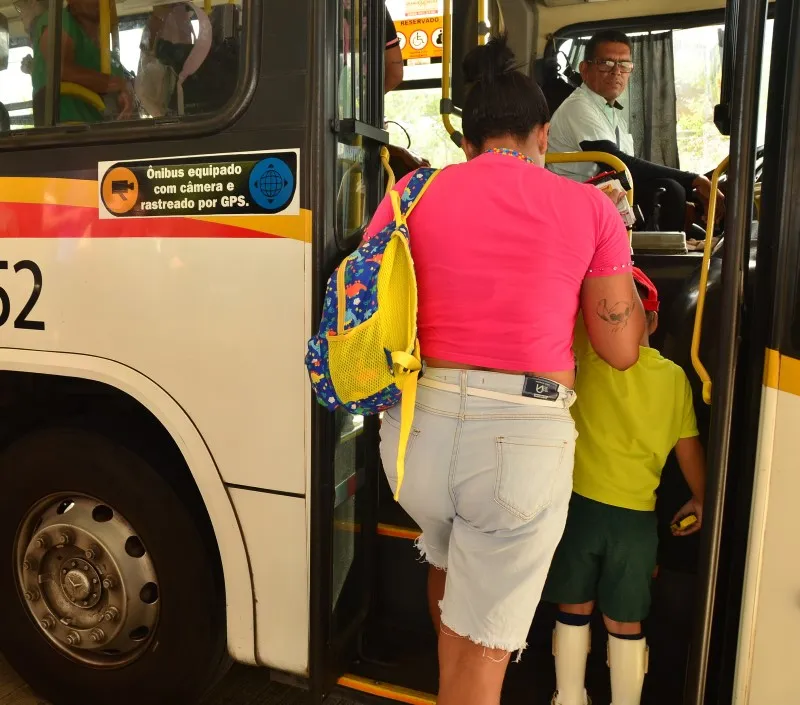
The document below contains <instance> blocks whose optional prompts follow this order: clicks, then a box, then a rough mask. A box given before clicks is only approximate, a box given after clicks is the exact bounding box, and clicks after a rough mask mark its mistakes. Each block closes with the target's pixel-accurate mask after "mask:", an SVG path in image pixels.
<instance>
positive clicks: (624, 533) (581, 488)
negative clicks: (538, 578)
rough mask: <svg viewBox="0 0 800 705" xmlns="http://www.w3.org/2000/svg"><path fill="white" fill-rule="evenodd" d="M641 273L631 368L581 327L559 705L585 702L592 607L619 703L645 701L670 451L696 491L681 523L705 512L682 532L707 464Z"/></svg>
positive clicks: (555, 580)
mask: <svg viewBox="0 0 800 705" xmlns="http://www.w3.org/2000/svg"><path fill="white" fill-rule="evenodd" d="M633 271H634V275H633V276H634V279H635V280H636V284H637V288H638V289H639V292H640V294H641V296H642V300H643V303H644V308H645V310H646V311H647V330H646V331H645V333H644V334H643V335H642V340H641V346H642V347H641V349H640V351H639V361H638V362H637V363H636V364H635V365H634V366H633V367H631V368H630V369H628V370H625V371H624V372H620V371H618V370H615V369H612V368H611V367H610V366H609V365H607V364H606V363H605V362H603V360H601V359H600V357H599V356H598V355H597V353H596V352H595V351H594V350H593V349H592V346H591V345H590V344H589V342H588V341H587V340H586V336H585V333H583V332H582V329H581V326H579V327H578V330H577V331H576V344H575V352H576V358H577V361H578V380H577V382H576V384H575V391H576V393H577V402H576V404H575V406H574V407H573V417H574V418H575V427H576V428H577V430H578V440H577V442H576V446H575V473H574V481H573V486H574V491H573V495H572V499H571V500H570V506H569V516H568V517H567V526H566V529H565V530H564V536H563V538H562V539H561V543H560V544H559V546H558V550H557V551H556V554H555V558H554V559H553V564H552V566H551V567H550V574H549V575H548V578H547V583H546V585H545V589H544V596H543V598H544V599H545V600H547V601H548V602H554V603H556V604H558V605H559V614H558V618H557V621H556V628H555V638H554V645H553V652H554V653H555V662H556V688H557V691H556V694H555V696H554V697H553V705H586V703H587V702H588V698H587V695H586V691H585V688H584V676H585V672H586V656H587V653H588V651H589V643H590V638H589V621H590V619H591V615H592V612H593V610H594V606H595V603H596V604H597V606H598V608H599V609H600V611H601V612H602V614H603V618H604V620H605V624H606V629H607V630H608V663H609V666H610V668H611V701H612V702H613V703H614V705H638V703H639V701H640V698H641V691H642V685H643V683H644V675H645V670H646V664H647V646H646V642H645V639H644V635H643V634H642V625H641V622H642V620H643V619H644V618H645V617H647V614H648V611H649V609H650V582H651V578H652V575H653V573H654V571H655V568H656V550H657V548H658V536H657V533H656V514H655V505H656V495H655V492H656V489H657V487H658V485H659V481H660V478H661V471H662V469H663V467H664V463H665V462H666V460H667V456H668V455H669V453H670V451H671V450H672V449H673V448H674V449H675V454H676V456H677V459H678V463H679V464H680V468H681V472H682V473H683V476H684V478H685V479H686V482H687V483H688V485H689V488H690V489H691V491H692V498H691V499H690V500H689V501H688V502H687V503H686V504H685V505H684V506H683V507H682V508H681V509H680V511H678V513H677V514H676V515H675V517H674V518H673V522H679V521H680V520H681V519H683V518H684V517H688V516H690V515H692V514H693V515H694V516H696V517H697V521H696V522H695V523H694V524H692V525H691V526H689V527H688V528H684V529H675V528H673V533H674V534H676V535H680V536H685V535H688V534H691V533H694V532H695V531H697V530H699V529H700V526H701V524H702V521H703V494H704V491H705V459H704V454H703V446H702V445H701V444H700V440H699V438H698V432H697V422H696V420H695V414H694V406H693V404H692V390H691V388H690V387H689V380H688V379H687V378H686V374H685V373H684V372H683V370H682V369H681V368H680V367H678V366H677V365H676V364H675V363H673V362H671V361H670V360H667V359H665V358H663V357H662V356H661V355H660V354H659V353H658V351H657V350H654V349H653V348H650V347H649V336H650V335H652V334H653V333H654V332H655V330H656V328H657V327H658V313H657V311H658V294H657V292H656V289H655V286H653V284H652V282H651V281H650V280H649V279H648V278H647V277H646V276H645V275H644V274H643V273H642V272H641V271H639V270H638V269H636V268H634V270H633ZM598 313H600V315H604V314H603V313H602V312H601V311H600V310H598Z"/></svg>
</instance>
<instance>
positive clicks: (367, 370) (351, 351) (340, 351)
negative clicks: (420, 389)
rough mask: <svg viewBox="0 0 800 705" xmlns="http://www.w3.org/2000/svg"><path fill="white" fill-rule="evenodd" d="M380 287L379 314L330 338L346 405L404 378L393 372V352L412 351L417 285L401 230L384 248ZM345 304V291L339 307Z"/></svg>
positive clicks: (333, 376) (330, 359)
mask: <svg viewBox="0 0 800 705" xmlns="http://www.w3.org/2000/svg"><path fill="white" fill-rule="evenodd" d="M377 287H378V307H377V310H376V312H375V314H374V315H373V316H372V317H371V318H370V319H369V320H367V321H365V322H364V323H361V324H360V325H357V326H356V327H355V328H353V329H352V330H349V331H347V332H346V333H344V334H343V335H335V336H334V335H331V336H329V337H328V362H329V365H330V372H331V381H332V382H333V386H334V388H335V389H336V392H337V394H338V396H339V398H340V399H341V400H342V402H343V403H345V404H346V403H348V402H354V401H360V400H363V399H367V398H369V397H371V396H373V395H374V394H377V393H378V392H380V391H381V390H383V389H385V388H386V387H388V386H389V385H391V384H392V383H395V382H399V381H400V380H398V379H395V377H394V375H393V374H392V367H391V354H392V353H393V352H397V351H402V352H411V351H413V345H414V339H415V335H416V330H415V327H416V326H415V323H416V313H417V289H416V282H415V279H414V269H413V265H412V262H411V254H410V252H409V250H408V244H407V243H406V241H405V239H404V238H403V237H402V236H401V235H399V234H395V235H394V236H393V237H392V239H391V240H390V241H389V243H388V244H387V246H386V249H385V250H384V253H383V261H382V262H381V266H380V269H379V270H378V281H377ZM344 305H345V297H344V296H343V295H342V296H341V297H340V299H339V306H340V307H341V306H344ZM398 386H399V385H398Z"/></svg>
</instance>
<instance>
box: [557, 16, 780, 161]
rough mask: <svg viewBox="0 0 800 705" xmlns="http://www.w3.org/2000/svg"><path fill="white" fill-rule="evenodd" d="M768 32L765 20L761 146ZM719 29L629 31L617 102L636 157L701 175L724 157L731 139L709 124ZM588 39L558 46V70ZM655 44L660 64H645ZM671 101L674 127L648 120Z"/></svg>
mask: <svg viewBox="0 0 800 705" xmlns="http://www.w3.org/2000/svg"><path fill="white" fill-rule="evenodd" d="M772 28H773V20H772V19H770V20H768V21H767V26H766V32H765V37H764V55H763V59H762V63H761V71H762V73H761V100H760V103H759V119H758V144H759V145H763V144H764V131H765V118H766V111H767V86H768V84H769V69H770V57H771V46H772ZM723 31H724V26H723V25H721V24H712V25H705V26H700V27H689V28H685V29H674V30H670V31H654V32H628V36H629V37H630V38H631V40H632V42H633V44H634V50H633V51H634V63H635V64H636V70H635V71H634V74H633V76H632V77H631V82H630V84H629V86H628V89H627V91H626V93H625V95H623V96H622V97H621V98H620V103H621V104H622V106H623V108H624V109H625V111H626V119H627V121H628V124H629V125H630V128H631V133H632V134H633V137H634V142H635V144H636V154H637V156H641V157H643V158H644V159H648V160H652V161H655V162H658V163H663V164H666V165H667V166H674V167H679V168H681V169H683V170H685V171H691V172H695V173H699V174H703V173H706V172H708V171H710V170H711V169H713V168H714V167H715V166H716V165H717V164H719V163H720V162H721V161H722V160H723V159H724V158H725V157H726V156H727V155H728V151H729V142H730V140H729V138H728V137H727V136H725V135H722V134H720V132H719V130H718V129H717V128H716V126H715V125H714V121H713V114H714V106H715V105H716V104H717V103H718V102H719V92H720V81H721V77H722V37H723ZM670 38H671V41H670ZM588 40H589V37H588V36H581V37H579V38H576V39H567V40H566V41H564V42H563V43H562V44H561V45H560V47H559V48H560V50H561V52H562V53H561V54H559V57H558V60H559V67H560V68H561V70H562V72H563V71H564V69H565V68H566V66H567V64H569V65H570V66H571V67H572V68H574V69H577V68H578V66H579V64H580V62H581V61H582V60H583V54H584V47H585V45H586V42H587V41H588ZM655 44H661V45H664V46H663V51H662V54H661V58H660V60H658V61H653V60H650V61H647V60H645V58H646V57H647V52H648V51H649V52H651V53H652V52H653V47H652V46H650V45H655ZM637 51H638V52H639V54H638V55H637ZM645 84H648V85H651V86H656V90H655V93H656V95H655V96H654V98H655V103H654V104H649V105H648V103H647V101H645V100H642V96H643V95H644V92H643V89H642V86H643V85H645ZM673 91H674V93H673ZM672 100H674V104H675V112H674V115H673V117H674V119H675V124H674V125H673V124H672V121H671V120H670V121H667V122H664V121H663V120H662V121H660V122H659V120H657V119H653V118H656V117H659V116H664V115H665V114H666V113H668V112H670V105H669V104H670V103H671V102H672ZM646 124H649V125H650V129H649V135H648V139H646V138H645V132H646V130H647V128H646V127H645V125H646ZM673 129H674V130H675V132H674V133H673V132H672V130H673ZM676 144H677V152H676V151H675V145H676ZM665 145H666V146H665Z"/></svg>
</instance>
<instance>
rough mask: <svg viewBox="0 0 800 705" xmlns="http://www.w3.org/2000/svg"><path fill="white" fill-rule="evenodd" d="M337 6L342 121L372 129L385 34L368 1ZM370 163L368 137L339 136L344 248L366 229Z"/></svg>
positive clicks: (339, 226)
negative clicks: (373, 82) (377, 55)
mask: <svg viewBox="0 0 800 705" xmlns="http://www.w3.org/2000/svg"><path fill="white" fill-rule="evenodd" d="M338 6H339V22H338V29H339V38H338V59H339V62H338V71H337V81H338V82H337V97H338V109H337V114H338V118H339V120H341V121H353V124H355V123H356V122H358V123H366V124H369V123H372V122H373V121H374V118H373V115H372V112H371V107H370V102H369V101H368V100H367V96H368V80H369V79H370V77H371V74H370V71H372V68H371V67H370V66H369V61H368V57H369V56H370V51H371V47H373V46H374V44H373V43H374V42H377V43H380V44H381V45H383V43H384V42H383V34H382V32H381V28H380V27H372V26H370V22H369V15H368V9H369V4H368V2H366V0H340V2H339V3H338ZM367 163H368V151H367V149H365V145H364V140H363V137H362V136H361V135H359V134H340V135H339V138H338V144H337V154H336V183H337V184H338V186H337V191H336V233H337V236H338V239H339V241H340V242H348V241H350V240H353V239H354V238H356V237H357V236H358V235H359V234H360V233H361V232H362V231H363V229H364V228H365V227H366V224H367V220H368V217H369V213H368V210H367V203H369V202H370V199H369V196H370V194H368V193H367V188H368V182H369V179H366V178H365V170H366V168H367Z"/></svg>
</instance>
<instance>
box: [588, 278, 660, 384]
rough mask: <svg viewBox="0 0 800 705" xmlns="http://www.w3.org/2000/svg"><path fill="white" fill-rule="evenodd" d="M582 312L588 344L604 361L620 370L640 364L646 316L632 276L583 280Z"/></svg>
mask: <svg viewBox="0 0 800 705" xmlns="http://www.w3.org/2000/svg"><path fill="white" fill-rule="evenodd" d="M581 311H582V312H583V322H584V325H585V326H586V332H587V334H588V335H589V342H591V344H592V347H593V348H594V350H595V352H596V353H597V354H598V355H599V356H600V357H601V358H602V359H603V360H605V361H606V362H607V363H608V364H609V365H611V367H614V368H616V369H618V370H627V369H628V368H629V367H632V366H633V365H635V364H636V363H637V361H638V360H639V343H640V342H641V339H642V334H643V333H644V327H645V315H644V308H643V307H642V302H641V300H640V299H639V295H638V294H637V293H636V286H635V285H634V283H633V277H632V276H631V275H630V274H627V273H626V274H615V275H612V276H607V277H589V278H586V279H584V281H583V286H582V287H581Z"/></svg>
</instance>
